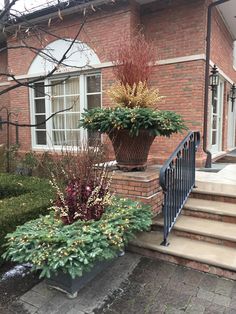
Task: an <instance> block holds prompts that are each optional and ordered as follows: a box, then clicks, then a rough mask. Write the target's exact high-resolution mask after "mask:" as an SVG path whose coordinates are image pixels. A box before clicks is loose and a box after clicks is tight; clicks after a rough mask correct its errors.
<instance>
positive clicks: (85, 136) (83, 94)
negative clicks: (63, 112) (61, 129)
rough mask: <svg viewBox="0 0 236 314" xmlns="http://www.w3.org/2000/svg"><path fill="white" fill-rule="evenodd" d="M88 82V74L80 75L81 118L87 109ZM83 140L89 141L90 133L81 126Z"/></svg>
mask: <svg viewBox="0 0 236 314" xmlns="http://www.w3.org/2000/svg"><path fill="white" fill-rule="evenodd" d="M86 93H87V82H86V76H85V75H83V74H82V75H80V108H79V109H80V110H79V111H80V114H79V117H80V119H81V114H82V113H83V112H84V110H85V109H87V94H86ZM80 134H81V141H82V142H83V141H84V142H85V143H87V139H88V133H87V131H86V130H85V129H84V128H80Z"/></svg>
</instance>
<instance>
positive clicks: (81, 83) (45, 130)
mask: <svg viewBox="0 0 236 314" xmlns="http://www.w3.org/2000/svg"><path fill="white" fill-rule="evenodd" d="M31 90H32V94H31V109H32V111H31V113H32V114H31V117H32V123H41V122H43V121H45V120H46V119H47V118H48V117H49V116H50V115H52V114H53V113H56V112H57V114H56V115H55V116H53V117H52V118H51V119H49V120H48V121H47V122H46V123H43V124H41V125H39V126H37V127H35V128H33V129H32V144H33V148H51V147H54V148H60V149H61V148H62V147H63V146H79V145H80V143H81V141H84V139H85V138H86V137H87V138H88V143H89V145H92V144H93V142H94V138H97V136H98V135H97V134H95V133H91V132H90V133H88V134H87V133H86V132H85V131H84V130H83V129H79V128H78V123H79V120H80V118H81V113H82V112H83V111H84V109H85V108H88V109H91V108H95V107H100V106H101V75H100V73H93V74H88V75H79V76H74V77H70V78H64V79H63V78H57V79H50V80H45V81H44V82H39V83H35V84H34V86H33V88H32V89H31ZM68 108H71V109H70V110H69V111H64V112H58V111H61V110H64V109H68Z"/></svg>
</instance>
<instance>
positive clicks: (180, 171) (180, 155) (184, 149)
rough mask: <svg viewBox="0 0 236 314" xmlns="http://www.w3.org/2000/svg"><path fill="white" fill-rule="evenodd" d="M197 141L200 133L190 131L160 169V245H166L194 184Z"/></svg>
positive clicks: (198, 141)
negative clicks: (162, 228) (161, 190)
mask: <svg viewBox="0 0 236 314" xmlns="http://www.w3.org/2000/svg"><path fill="white" fill-rule="evenodd" d="M199 143H200V133H199V132H190V133H189V134H188V135H187V136H186V137H185V139H184V140H183V141H182V142H181V143H180V144H179V146H178V147H177V148H176V150H175V151H174V152H173V154H172V155H171V156H170V157H169V159H168V160H167V161H166V162H165V164H164V165H163V167H162V168H161V170H160V185H161V187H162V189H163V192H164V202H163V208H162V211H163V216H164V230H163V234H164V240H163V242H162V245H165V246H166V245H168V235H169V233H170V231H171V229H172V227H173V226H174V224H175V221H176V219H177V217H178V215H179V214H180V212H181V209H182V208H183V206H184V204H185V202H186V201H187V199H188V196H189V194H190V193H191V191H192V189H193V187H194V185H195V162H196V150H197V147H198V146H199Z"/></svg>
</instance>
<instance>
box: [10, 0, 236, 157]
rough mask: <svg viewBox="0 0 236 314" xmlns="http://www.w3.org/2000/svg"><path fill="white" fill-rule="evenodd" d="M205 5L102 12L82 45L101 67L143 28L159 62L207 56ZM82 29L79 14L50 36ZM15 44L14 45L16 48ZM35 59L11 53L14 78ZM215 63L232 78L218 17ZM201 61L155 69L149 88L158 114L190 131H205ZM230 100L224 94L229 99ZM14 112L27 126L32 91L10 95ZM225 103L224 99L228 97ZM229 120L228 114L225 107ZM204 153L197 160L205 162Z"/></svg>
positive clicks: (105, 80)
mask: <svg viewBox="0 0 236 314" xmlns="http://www.w3.org/2000/svg"><path fill="white" fill-rule="evenodd" d="M206 13H207V10H206V3H205V0H188V1H187V0H177V1H173V2H168V1H158V2H157V1H156V2H154V3H152V4H148V5H144V6H142V7H141V9H140V8H139V6H138V5H137V4H135V3H134V2H131V3H130V4H128V3H121V4H120V3H118V4H114V5H113V6H111V7H110V6H108V7H104V8H103V9H102V10H98V11H97V12H95V13H93V14H92V15H90V17H89V18H88V21H87V22H86V24H85V26H84V28H83V30H82V32H81V34H80V36H79V39H80V40H81V41H83V42H86V43H87V44H88V45H89V46H90V47H91V48H93V49H94V50H95V51H96V53H97V54H98V57H99V58H100V60H101V61H102V62H106V61H110V54H111V52H112V51H113V50H114V48H115V45H116V43H117V39H119V38H121V37H122V35H126V36H127V38H129V37H130V36H131V35H132V34H133V33H134V32H135V31H136V30H137V29H139V27H141V29H142V30H143V31H144V33H145V35H146V37H147V39H150V40H153V42H154V44H155V45H156V47H157V60H163V59H169V58H176V57H184V56H190V55H196V54H204V53H205V36H206ZM80 25H81V16H80V15H78V14H77V13H76V14H74V15H70V16H65V17H64V18H63V21H61V20H60V19H59V18H57V19H54V20H53V21H52V22H51V27H50V28H49V30H50V31H51V32H53V33H55V34H56V35H58V36H60V37H71V38H73V37H74V36H75V34H76V32H77V31H78V28H79V26H80ZM53 40H55V38H54V37H53V36H50V35H47V36H46V37H44V38H42V42H41V43H39V42H35V37H33V36H30V37H29V38H28V43H29V44H32V45H36V46H37V47H39V48H40V47H41V46H45V45H47V44H48V43H50V42H51V41H53ZM14 43H15V41H14V39H12V40H10V44H14ZM34 57H35V54H34V53H33V52H31V51H29V50H26V49H25V50H24V51H19V50H10V51H9V57H8V60H9V68H10V70H11V71H12V72H13V73H14V74H16V75H21V74H25V73H27V72H28V69H29V67H30V65H31V62H32V61H33V59H34ZM212 59H213V61H214V62H216V63H217V64H218V65H219V66H220V67H221V68H222V70H223V71H224V72H225V73H226V74H227V75H229V76H230V77H231V78H233V77H234V75H235V71H234V70H233V68H232V38H231V37H230V35H229V33H228V31H227V29H226V28H225V26H224V24H223V22H222V19H221V17H220V16H219V14H218V13H217V12H215V13H214V20H213V33H212ZM204 66H205V62H204V61H203V60H198V61H189V62H182V63H173V64H166V65H161V66H155V68H154V71H153V75H152V78H151V80H150V84H151V85H152V86H155V87H158V88H159V90H160V93H161V94H162V95H164V96H166V98H165V99H164V101H162V102H161V103H160V104H159V108H160V109H168V110H174V111H177V112H178V113H180V114H181V115H182V116H183V118H184V119H185V121H186V123H187V125H188V127H189V129H190V130H200V131H201V133H202V131H203V100H204ZM101 72H102V86H103V91H104V93H103V105H104V106H108V105H111V103H110V100H109V99H108V97H107V95H106V93H105V91H106V90H107V89H108V88H109V87H110V85H111V84H112V83H113V82H114V76H113V72H112V68H104V69H102V71H101ZM225 95H226V94H225ZM10 98H11V108H12V109H13V110H19V109H20V112H21V122H29V116H30V115H29V100H28V90H27V89H23V88H22V89H18V90H15V91H12V92H11V93H10ZM225 99H226V96H225ZM224 112H225V116H226V115H227V110H226V107H225V111H224ZM224 130H225V131H224V142H223V143H224V144H223V145H224V146H225V145H226V144H225V143H226V142H227V141H226V139H227V131H226V130H227V125H226V124H225V125H224ZM183 137H184V134H180V135H174V136H172V137H171V138H170V139H166V138H159V137H158V138H157V139H156V140H155V143H154V144H153V146H152V149H151V154H150V159H151V160H153V159H155V160H156V161H158V162H163V161H164V160H165V159H166V158H167V157H168V155H169V154H170V153H171V152H172V151H173V149H174V148H175V147H176V146H177V144H178V142H179V141H180V139H182V138H183ZM20 138H21V139H23V141H22V149H23V150H27V149H30V147H31V139H30V129H21V130H20ZM204 158H205V157H204V154H203V152H202V151H200V153H199V154H198V159H199V160H201V161H203V159H204Z"/></svg>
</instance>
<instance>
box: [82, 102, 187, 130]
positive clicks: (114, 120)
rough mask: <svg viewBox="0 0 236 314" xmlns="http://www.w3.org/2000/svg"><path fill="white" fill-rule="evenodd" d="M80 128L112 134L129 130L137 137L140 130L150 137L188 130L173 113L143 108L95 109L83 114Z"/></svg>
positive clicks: (179, 117)
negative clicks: (146, 132) (116, 130)
mask: <svg viewBox="0 0 236 314" xmlns="http://www.w3.org/2000/svg"><path fill="white" fill-rule="evenodd" d="M80 126H83V127H84V128H86V129H88V130H92V131H99V132H101V133H110V132H111V131H112V130H114V129H118V130H120V129H128V130H130V135H131V136H137V135H138V133H139V130H140V129H146V130H149V132H150V135H156V136H158V135H161V136H170V135H171V134H173V133H178V132H181V131H182V130H186V129H187V128H186V126H185V124H184V121H183V119H182V118H181V116H180V115H178V114H177V113H175V112H173V111H167V110H155V109H152V108H141V107H134V108H128V107H115V108H94V109H91V110H87V111H85V113H83V114H82V120H81V121H80Z"/></svg>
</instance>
